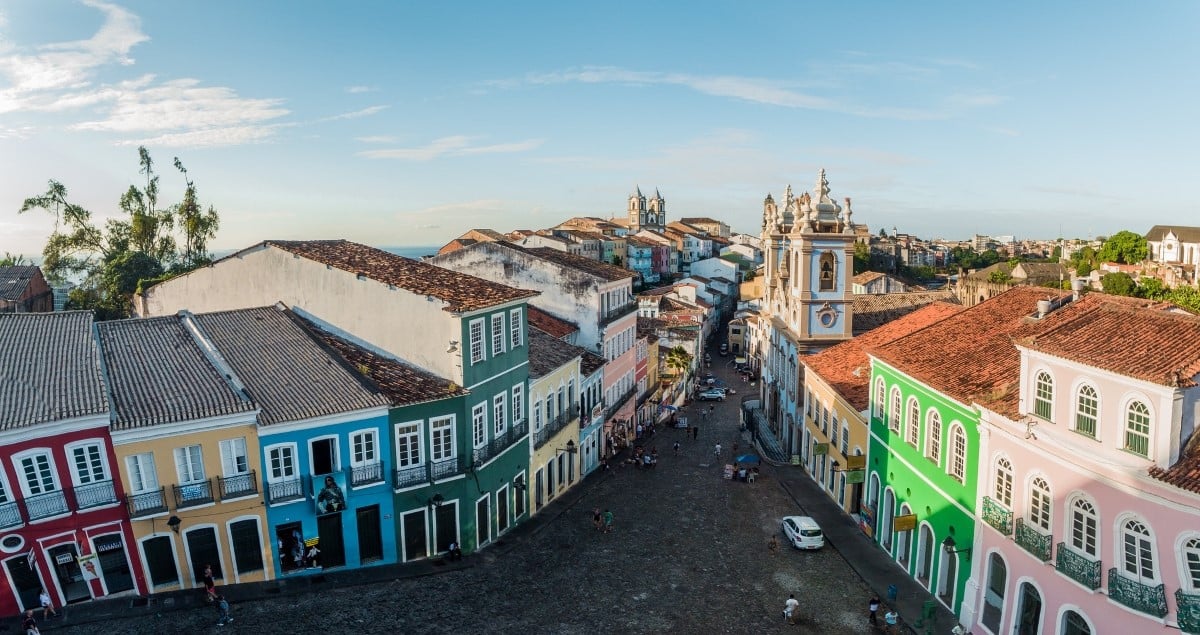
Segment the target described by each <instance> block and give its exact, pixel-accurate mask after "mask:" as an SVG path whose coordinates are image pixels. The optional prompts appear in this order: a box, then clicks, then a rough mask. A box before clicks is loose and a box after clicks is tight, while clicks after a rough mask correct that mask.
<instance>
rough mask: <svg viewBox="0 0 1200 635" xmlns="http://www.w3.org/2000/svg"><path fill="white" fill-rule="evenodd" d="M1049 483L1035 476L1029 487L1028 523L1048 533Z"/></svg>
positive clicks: (1050, 500)
mask: <svg viewBox="0 0 1200 635" xmlns="http://www.w3.org/2000/svg"><path fill="white" fill-rule="evenodd" d="M1051 503H1052V499H1051V498H1050V484H1049V483H1047V482H1046V479H1044V478H1042V477H1040V476H1039V477H1037V478H1035V479H1033V483H1032V484H1031V486H1030V488H1029V524H1031V525H1033V526H1034V527H1037V528H1039V529H1041V530H1042V532H1043V533H1050V506H1051Z"/></svg>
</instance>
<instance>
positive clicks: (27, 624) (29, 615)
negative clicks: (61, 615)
mask: <svg viewBox="0 0 1200 635" xmlns="http://www.w3.org/2000/svg"><path fill="white" fill-rule="evenodd" d="M38 604H40V605H41V607H42V619H43V620H48V619H50V618H51V617H58V611H55V610H54V602H53V601H51V600H50V593H49V592H47V591H46V589H42V592H41V593H39V594H38ZM21 628H22V629H23V631H24V633H25V635H39V634H40V633H41V631H40V630H38V623H37V618H35V617H34V616H33V609H25V617H24V619H23V620H22V621H21Z"/></svg>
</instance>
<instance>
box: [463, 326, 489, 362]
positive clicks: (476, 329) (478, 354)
mask: <svg viewBox="0 0 1200 635" xmlns="http://www.w3.org/2000/svg"><path fill="white" fill-rule="evenodd" d="M483 331H484V326H483V318H476V319H474V320H471V321H470V322H468V323H467V335H468V337H469V342H468V344H469V345H470V347H471V364H472V365H475V364H478V363H480V362H482V361H484V360H485V359H487V351H486V350H485V344H484V334H483Z"/></svg>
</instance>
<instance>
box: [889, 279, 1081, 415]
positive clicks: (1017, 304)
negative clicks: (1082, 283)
mask: <svg viewBox="0 0 1200 635" xmlns="http://www.w3.org/2000/svg"><path fill="white" fill-rule="evenodd" d="M1065 295H1069V294H1064V293H1063V292H1061V291H1055V290H1053V289H1045V288H1042V287H1016V288H1013V289H1010V290H1008V291H1006V292H1004V293H1001V294H1000V295H997V296H995V297H993V298H991V299H990V300H987V301H985V302H982V303H980V304H977V305H975V306H973V307H971V308H969V309H966V310H964V311H961V312H959V313H956V314H954V315H952V316H950V317H948V318H946V319H944V320H942V321H940V322H938V323H936V324H933V325H931V326H929V327H928V328H924V329H921V330H919V331H916V332H915V333H912V334H909V335H906V336H904V337H901V338H899V339H897V340H894V341H892V342H890V343H888V344H884V345H880V346H875V347H871V348H868V353H870V354H873V355H875V356H876V357H878V358H879V359H881V360H883V361H885V362H887V363H888V364H890V365H892V366H894V367H896V368H898V369H900V370H901V371H903V372H904V373H906V374H907V375H909V376H911V377H913V378H914V379H917V380H919V381H922V382H925V383H926V384H928V385H929V386H930V387H932V388H934V389H935V390H938V391H940V392H942V393H943V394H945V395H948V396H949V397H952V398H954V399H956V400H958V401H959V402H961V403H964V404H970V403H972V402H979V403H980V404H983V405H985V406H987V407H989V408H992V409H993V410H996V411H998V412H1000V413H1002V414H1006V415H1015V411H1016V410H1017V398H1018V394H1017V393H1018V381H1019V379H1020V367H1021V359H1020V355H1019V354H1018V353H1017V348H1016V347H1015V346H1014V345H1013V343H1012V340H1011V337H1012V335H1013V333H1014V332H1016V331H1017V330H1018V329H1020V328H1021V327H1022V326H1023V325H1024V324H1025V318H1026V317H1028V316H1030V315H1033V314H1034V313H1036V311H1037V303H1038V301H1039V300H1046V299H1049V298H1061V297H1064V296H1065Z"/></svg>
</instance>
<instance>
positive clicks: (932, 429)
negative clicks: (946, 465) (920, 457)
mask: <svg viewBox="0 0 1200 635" xmlns="http://www.w3.org/2000/svg"><path fill="white" fill-rule="evenodd" d="M925 429H926V430H927V431H928V432H927V434H928V436H929V438H928V439H927V440H926V441H925V456H927V457H929V460H930V461H933V464H934V465H941V464H942V415H940V414H938V411H937V410H930V411H929V414H927V415H925Z"/></svg>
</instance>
